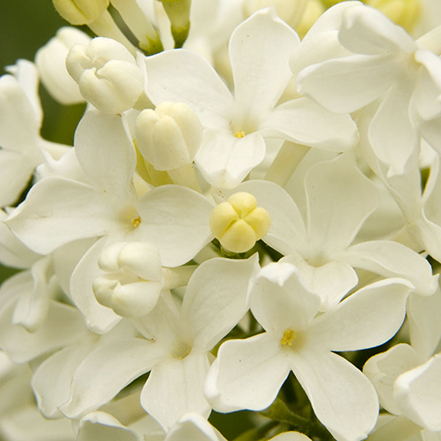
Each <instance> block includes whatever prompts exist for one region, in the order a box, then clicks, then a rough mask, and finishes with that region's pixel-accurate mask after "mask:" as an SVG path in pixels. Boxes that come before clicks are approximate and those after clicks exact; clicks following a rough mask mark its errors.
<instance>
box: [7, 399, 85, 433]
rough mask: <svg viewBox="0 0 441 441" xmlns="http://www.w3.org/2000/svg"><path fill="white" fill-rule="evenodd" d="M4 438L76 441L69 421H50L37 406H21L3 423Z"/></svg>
mask: <svg viewBox="0 0 441 441" xmlns="http://www.w3.org/2000/svg"><path fill="white" fill-rule="evenodd" d="M1 428H2V436H4V437H5V438H6V439H8V440H11V441H18V440H26V441H60V440H63V441H76V437H75V433H74V431H73V429H72V423H71V422H70V421H68V420H67V419H62V420H56V421H48V420H47V419H45V418H43V416H42V415H41V413H40V412H39V411H38V409H37V408H36V407H35V406H29V405H27V406H21V407H19V408H18V409H16V410H15V411H14V412H12V413H10V414H9V415H8V417H7V418H3V419H2V421H1Z"/></svg>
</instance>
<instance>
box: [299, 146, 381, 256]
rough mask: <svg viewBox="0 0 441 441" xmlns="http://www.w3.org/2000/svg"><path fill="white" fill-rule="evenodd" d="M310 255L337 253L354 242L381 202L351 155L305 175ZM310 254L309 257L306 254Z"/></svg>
mask: <svg viewBox="0 0 441 441" xmlns="http://www.w3.org/2000/svg"><path fill="white" fill-rule="evenodd" d="M305 190H306V195H307V201H308V215H309V216H308V218H309V237H310V241H311V245H310V250H309V254H310V255H311V257H312V256H314V258H316V259H317V258H318V257H319V256H320V255H321V254H323V255H324V256H325V259H326V256H327V255H329V256H332V255H335V254H336V253H338V251H340V250H344V249H345V248H346V247H347V246H349V245H350V243H351V242H352V241H353V239H354V237H355V235H356V234H357V232H358V230H359V229H360V228H361V226H362V224H363V222H364V220H365V219H366V218H367V217H368V216H369V215H370V214H371V213H372V212H373V211H374V209H375V208H376V207H377V205H378V201H379V195H378V190H377V188H376V186H375V184H373V183H372V182H371V181H370V180H369V179H367V178H366V177H365V176H364V175H363V173H361V172H360V170H359V169H358V167H357V165H356V163H355V161H354V158H353V156H352V154H350V153H348V154H344V155H340V156H339V157H337V158H336V159H335V160H333V161H327V162H322V163H319V164H316V165H314V166H313V167H311V168H310V170H309V172H308V173H307V174H306V178H305ZM306 257H309V256H306Z"/></svg>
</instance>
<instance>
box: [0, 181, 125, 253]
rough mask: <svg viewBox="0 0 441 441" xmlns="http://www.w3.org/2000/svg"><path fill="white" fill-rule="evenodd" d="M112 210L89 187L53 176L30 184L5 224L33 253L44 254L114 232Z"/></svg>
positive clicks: (101, 196)
mask: <svg viewBox="0 0 441 441" xmlns="http://www.w3.org/2000/svg"><path fill="white" fill-rule="evenodd" d="M112 208H113V207H112V206H110V205H109V204H108V203H107V199H106V198H105V195H103V194H102V193H101V194H100V193H98V192H97V191H96V190H95V189H94V188H92V187H91V186H89V185H85V184H82V183H80V182H75V181H71V180H68V179H63V178H55V177H54V178H47V179H43V180H42V181H40V182H39V183H38V184H37V185H34V187H32V189H31V191H30V192H29V193H28V196H27V198H26V201H25V202H23V204H21V205H20V206H19V208H17V209H16V210H15V211H14V212H13V214H12V216H10V217H9V219H8V220H7V221H6V223H7V224H8V225H9V227H10V228H11V229H12V230H13V231H14V233H15V234H16V235H17V236H18V237H19V238H20V239H21V240H22V241H23V242H24V243H25V244H26V245H28V246H29V248H31V249H32V250H33V251H35V252H37V253H40V254H48V253H50V252H52V251H54V250H55V249H56V248H59V247H60V246H62V245H64V244H66V243H68V242H72V241H74V240H77V239H82V238H86V237H94V236H102V235H104V234H106V233H107V232H108V231H112V230H115V229H116V228H117V226H118V223H117V218H116V216H115V213H114V212H113V211H112Z"/></svg>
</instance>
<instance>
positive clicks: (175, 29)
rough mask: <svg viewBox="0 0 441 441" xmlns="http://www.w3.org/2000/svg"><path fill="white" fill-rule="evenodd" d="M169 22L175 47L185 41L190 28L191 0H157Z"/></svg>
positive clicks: (180, 45)
mask: <svg viewBox="0 0 441 441" xmlns="http://www.w3.org/2000/svg"><path fill="white" fill-rule="evenodd" d="M159 1H160V2H161V3H162V6H164V9H165V12H166V13H167V16H168V18H169V20H170V23H171V31H172V35H173V39H174V40H175V47H176V48H179V47H182V45H183V44H184V43H185V40H186V39H187V36H188V32H189V30H190V7H191V0H159Z"/></svg>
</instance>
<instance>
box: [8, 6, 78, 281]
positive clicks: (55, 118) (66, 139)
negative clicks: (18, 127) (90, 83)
mask: <svg viewBox="0 0 441 441" xmlns="http://www.w3.org/2000/svg"><path fill="white" fill-rule="evenodd" d="M66 25H68V23H67V22H66V21H64V20H63V19H62V18H61V17H60V16H59V15H58V13H57V11H56V10H55V8H54V7H53V5H52V1H51V0H0V70H1V75H3V74H5V71H4V69H3V68H4V66H7V65H10V64H14V63H15V62H16V60H17V59H19V58H24V59H27V60H31V61H33V60H34V56H35V53H36V51H37V50H38V49H39V48H40V47H41V46H43V45H44V44H45V43H46V42H47V41H48V40H50V39H51V38H52V37H53V36H54V35H55V33H56V31H57V29H59V28H60V27H62V26H66ZM40 96H41V101H42V106H43V110H44V120H43V127H42V130H41V134H42V136H43V137H44V138H45V139H48V140H50V141H54V142H59V143H63V144H68V145H72V142H73V134H74V131H75V127H76V125H77V123H78V121H79V119H80V118H81V115H82V113H83V111H84V106H83V105H76V106H69V107H65V106H61V105H59V104H58V103H56V102H55V101H54V100H53V99H52V98H51V97H50V96H49V95H48V93H47V92H46V91H45V90H44V88H43V87H42V86H40ZM14 272H15V271H14V270H12V269H9V268H4V267H2V266H1V265H0V283H1V282H2V281H3V280H4V279H5V278H7V277H9V276H10V275H11V274H13V273H14Z"/></svg>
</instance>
